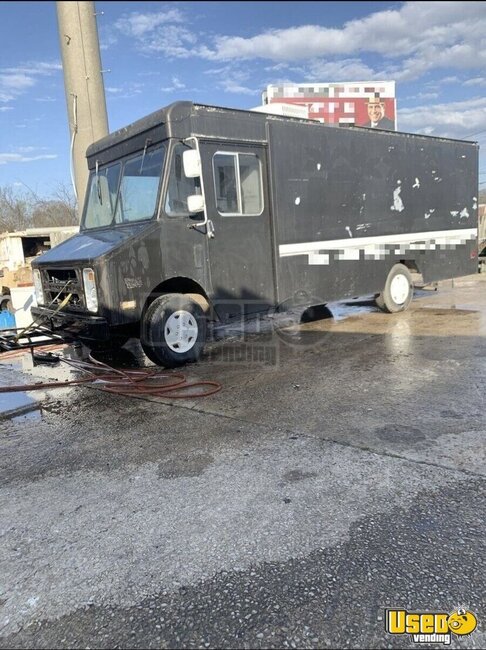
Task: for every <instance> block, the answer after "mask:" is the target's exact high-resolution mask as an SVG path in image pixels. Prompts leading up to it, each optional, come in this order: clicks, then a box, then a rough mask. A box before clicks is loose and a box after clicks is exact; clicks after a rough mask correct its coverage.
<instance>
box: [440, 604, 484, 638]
mask: <svg viewBox="0 0 486 650" xmlns="http://www.w3.org/2000/svg"><path fill="white" fill-rule="evenodd" d="M447 624H448V626H449V629H450V631H451V632H453V633H454V634H457V635H459V636H463V635H465V634H471V632H474V630H475V629H476V626H477V624H478V619H477V618H476V617H475V615H474V614H473V613H472V612H469V611H467V609H462V608H459V609H456V610H455V611H454V612H452V614H451V615H450V616H449V618H448V619H447Z"/></svg>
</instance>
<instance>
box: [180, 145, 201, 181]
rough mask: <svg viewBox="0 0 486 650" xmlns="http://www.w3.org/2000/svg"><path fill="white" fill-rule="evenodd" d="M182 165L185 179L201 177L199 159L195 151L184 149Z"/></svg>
mask: <svg viewBox="0 0 486 650" xmlns="http://www.w3.org/2000/svg"><path fill="white" fill-rule="evenodd" d="M182 165H183V167H184V174H185V175H186V178H197V177H198V176H201V157H200V155H199V152H198V151H197V150H196V149H186V151H184V153H183V154H182Z"/></svg>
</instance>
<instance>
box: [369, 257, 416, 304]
mask: <svg viewBox="0 0 486 650" xmlns="http://www.w3.org/2000/svg"><path fill="white" fill-rule="evenodd" d="M412 298H413V280H412V275H411V273H410V271H409V270H408V268H407V267H406V266H405V264H395V265H394V266H393V267H392V269H391V271H390V273H389V274H388V277H387V279H386V282H385V288H384V289H383V291H382V292H381V293H380V294H378V296H377V297H376V299H375V302H376V304H377V306H378V307H379V308H380V309H381V310H382V311H385V312H388V313H389V314H394V313H396V312H399V311H405V309H407V308H408V306H409V305H410V303H411V301H412Z"/></svg>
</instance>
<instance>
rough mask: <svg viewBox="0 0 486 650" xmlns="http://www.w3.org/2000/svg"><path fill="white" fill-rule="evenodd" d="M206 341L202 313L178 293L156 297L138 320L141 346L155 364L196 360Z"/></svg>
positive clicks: (165, 364) (170, 365)
mask: <svg viewBox="0 0 486 650" xmlns="http://www.w3.org/2000/svg"><path fill="white" fill-rule="evenodd" d="M205 342H206V316H205V313H204V311H203V309H202V308H201V306H200V305H199V304H198V303H197V302H195V301H194V300H193V299H192V298H190V297H188V296H186V295H184V294H182V293H167V294H165V295H163V296H160V297H159V298H156V299H155V300H154V301H153V302H152V303H151V305H150V306H149V307H148V309H147V311H146V312H145V315H144V317H143V320H142V331H141V336H140V343H141V345H142V349H143V351H144V352H145V354H146V355H147V357H148V358H149V359H150V361H153V363H155V364H156V365H158V366H164V367H165V368H177V367H178V366H183V365H185V364H186V363H193V362H195V361H197V360H198V359H199V357H200V356H201V353H202V351H203V348H204V344H205Z"/></svg>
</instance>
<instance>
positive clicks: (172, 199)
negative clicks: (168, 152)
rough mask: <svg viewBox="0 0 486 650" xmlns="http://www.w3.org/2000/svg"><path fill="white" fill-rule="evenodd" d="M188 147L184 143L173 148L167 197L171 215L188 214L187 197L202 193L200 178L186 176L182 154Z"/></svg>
mask: <svg viewBox="0 0 486 650" xmlns="http://www.w3.org/2000/svg"><path fill="white" fill-rule="evenodd" d="M185 149H187V147H185V146H184V145H182V144H178V145H176V146H175V147H174V149H173V150H172V160H171V163H170V175H169V186H168V188H167V196H166V199H165V212H166V214H168V215H170V216H171V217H177V216H182V215H183V216H186V215H188V214H189V212H188V210H187V197H188V196H190V195H191V194H200V193H201V184H200V180H199V178H186V176H185V175H184V169H183V166H182V154H183V152H184V150H185Z"/></svg>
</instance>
